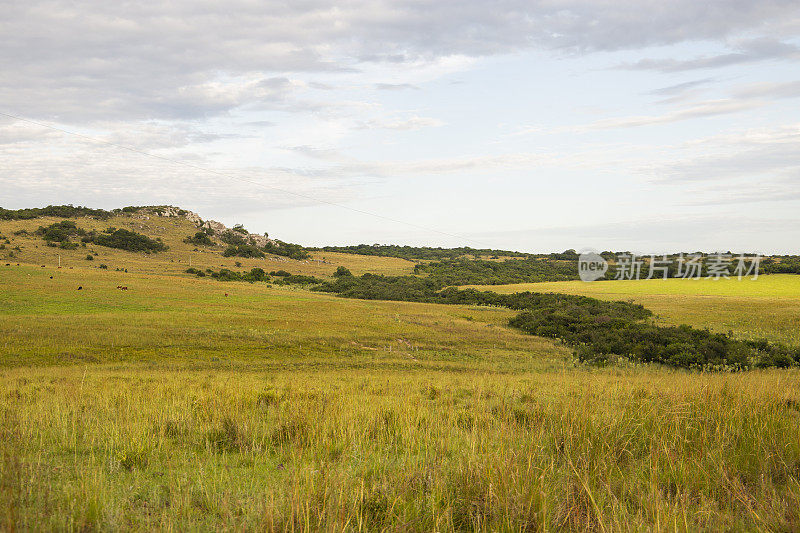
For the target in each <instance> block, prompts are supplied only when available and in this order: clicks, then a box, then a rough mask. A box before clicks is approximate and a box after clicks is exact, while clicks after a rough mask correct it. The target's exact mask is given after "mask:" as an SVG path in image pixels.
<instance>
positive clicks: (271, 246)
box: [264, 241, 311, 260]
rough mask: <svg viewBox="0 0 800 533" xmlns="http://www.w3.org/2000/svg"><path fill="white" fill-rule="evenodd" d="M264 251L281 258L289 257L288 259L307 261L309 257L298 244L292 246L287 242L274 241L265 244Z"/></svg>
mask: <svg viewBox="0 0 800 533" xmlns="http://www.w3.org/2000/svg"><path fill="white" fill-rule="evenodd" d="M264 251H265V252H267V253H270V254H273V255H280V256H283V257H289V258H290V259H298V260H300V259H307V258H308V257H310V256H311V254H309V253H308V252H307V251H306V250H305V249H304V248H303V247H302V246H300V245H299V244H292V243H289V242H283V241H275V242H274V243H273V242H269V243H267V245H266V246H264Z"/></svg>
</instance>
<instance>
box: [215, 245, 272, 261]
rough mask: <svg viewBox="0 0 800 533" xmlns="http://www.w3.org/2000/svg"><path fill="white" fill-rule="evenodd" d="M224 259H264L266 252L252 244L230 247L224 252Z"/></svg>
mask: <svg viewBox="0 0 800 533" xmlns="http://www.w3.org/2000/svg"><path fill="white" fill-rule="evenodd" d="M222 255H223V256H224V257H251V258H260V257H264V252H262V251H261V250H259V249H258V247H257V246H253V245H252V244H237V245H233V246H228V247H227V248H226V249H225V251H224V252H222Z"/></svg>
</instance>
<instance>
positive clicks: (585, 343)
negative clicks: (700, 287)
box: [312, 274, 800, 370]
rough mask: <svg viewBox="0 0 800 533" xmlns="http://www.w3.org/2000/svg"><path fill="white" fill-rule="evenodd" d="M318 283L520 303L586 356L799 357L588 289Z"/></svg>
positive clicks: (382, 280)
mask: <svg viewBox="0 0 800 533" xmlns="http://www.w3.org/2000/svg"><path fill="white" fill-rule="evenodd" d="M312 290H318V291H323V292H330V293H335V294H337V295H339V296H341V297H345V298H360V299H366V300H400V301H413V302H430V303H442V304H461V305H491V306H499V307H506V308H509V309H514V310H518V311H520V313H519V314H518V315H517V316H515V317H514V318H513V319H511V321H510V325H511V326H513V327H516V328H519V329H520V330H522V331H524V332H526V333H529V334H531V335H538V336H543V337H552V338H557V339H560V340H561V341H563V342H564V343H566V344H567V345H569V346H571V347H572V348H573V350H574V353H575V355H576V356H577V357H578V358H579V359H580V360H581V361H584V362H587V363H594V364H601V365H602V364H607V363H612V362H615V361H618V360H620V359H627V360H631V361H634V362H641V363H660V364H663V365H667V366H672V367H677V368H690V369H707V370H743V369H747V368H751V367H754V366H755V367H789V366H798V365H800V348H792V347H787V346H785V345H782V344H777V343H771V342H768V341H765V340H759V341H742V340H737V339H734V338H732V337H731V336H730V335H726V334H720V333H712V332H710V331H708V330H706V329H696V328H693V327H691V326H686V325H681V326H660V325H657V324H654V323H653V322H652V321H651V320H649V318H650V317H651V316H652V312H651V311H650V310H648V309H646V308H644V307H643V306H641V305H637V304H633V303H629V302H619V301H604V300H598V299H595V298H589V297H586V296H576V295H568V294H544V293H531V292H522V293H515V294H497V293H495V292H490V291H486V292H480V291H477V290H474V289H465V290H459V289H457V288H455V287H448V288H444V289H442V286H441V285H438V284H437V282H436V280H435V279H432V278H420V277H417V276H382V275H375V274H364V275H363V276H361V277H355V276H339V277H336V279H335V280H333V281H329V282H325V283H322V284H320V285H318V286H316V287H314V288H312Z"/></svg>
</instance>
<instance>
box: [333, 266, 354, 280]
mask: <svg viewBox="0 0 800 533" xmlns="http://www.w3.org/2000/svg"><path fill="white" fill-rule="evenodd" d="M333 275H334V277H337V278H339V277H342V276H352V275H353V273H352V272H350V270H348V269H347V267H343V266H340V267H339V268H337V269H336V272H334V273H333Z"/></svg>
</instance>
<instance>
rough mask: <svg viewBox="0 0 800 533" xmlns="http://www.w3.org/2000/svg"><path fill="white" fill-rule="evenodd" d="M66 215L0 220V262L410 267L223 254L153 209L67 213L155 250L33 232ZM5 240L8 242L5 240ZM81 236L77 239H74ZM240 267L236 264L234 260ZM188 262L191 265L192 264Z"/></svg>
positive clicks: (356, 269)
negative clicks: (160, 247) (65, 244)
mask: <svg viewBox="0 0 800 533" xmlns="http://www.w3.org/2000/svg"><path fill="white" fill-rule="evenodd" d="M62 220H65V218H63V217H37V218H32V219H26V220H2V219H0V235H2V236H3V238H0V243H3V244H5V249H2V250H0V261H4V262H5V263H12V264H16V263H20V264H34V265H46V266H56V265H58V258H59V256H61V265H62V266H63V267H64V268H78V267H80V268H84V267H94V268H98V267H99V265H100V264H104V265H106V266H107V267H108V268H109V269H110V270H115V269H128V271H129V272H140V273H157V274H180V273H183V271H185V270H186V268H188V267H189V266H193V267H195V268H200V269H206V268H212V269H215V270H218V269H220V268H228V269H237V270H242V269H247V270H249V269H250V268H254V267H259V268H263V269H264V270H266V271H272V270H281V269H284V270H288V271H290V272H291V273H292V274H304V275H311V276H317V277H328V276H331V275H332V274H333V272H334V271H335V270H336V268H337V267H338V266H345V267H347V268H348V269H350V270H351V271H352V272H353V273H354V274H361V273H364V272H373V273H378V274H406V273H410V272H411V271H412V270H413V267H414V264H413V263H412V262H410V261H407V260H404V259H399V258H395V257H367V256H363V255H354V254H344V253H338V252H315V253H312V254H311V257H310V258H309V259H306V260H295V259H290V258H287V257H281V256H278V255H272V254H267V256H266V257H265V258H263V259H254V258H245V257H224V256H223V255H222V254H223V252H224V250H225V248H226V246H225V245H224V244H223V243H221V242H220V241H219V239H218V238H214V241H215V246H211V247H207V246H197V245H194V244H190V243H186V242H184V240H185V239H186V238H187V237H191V236H193V235H195V233H197V231H198V227H197V225H196V224H195V223H194V222H192V221H190V220H189V219H187V218H186V217H182V216H177V217H163V216H158V215H156V214H153V213H148V212H145V213H136V212H133V213H120V214H112V216H109V217H108V218H102V219H98V218H94V217H70V218H66V220H72V221H74V222H75V223H76V224H77V226H78V227H79V228H81V229H84V230H86V231H96V232H102V231H103V230H105V229H106V228H109V227H114V228H124V229H127V230H129V231H134V232H137V233H141V234H144V235H146V236H148V237H150V238H154V239H155V238H158V239H161V240H162V241H163V242H164V244H166V245H167V246H168V250H166V251H164V252H159V253H155V254H145V253H131V252H127V251H125V250H117V249H114V248H107V247H104V246H98V245H92V244H88V245H87V246H81V245H79V246H78V247H77V248H76V249H74V250H65V249H60V248H53V247H48V246H47V245H46V242H45V241H44V240H43V239H42V238H41V237H40V236H37V235H36V230H37V229H38V228H39V227H40V226H49V225H51V224H54V223H58V222H61V221H62ZM6 239H7V240H8V241H9V242H8V243H6V242H5V240H6ZM77 240H78V241H79V239H77ZM90 253H91V254H96V255H95V256H94V263H91V264H88V262H87V261H86V256H87V255H88V254H90ZM237 262H238V263H240V264H241V267H237V266H236V263H237ZM190 263H191V265H190Z"/></svg>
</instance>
